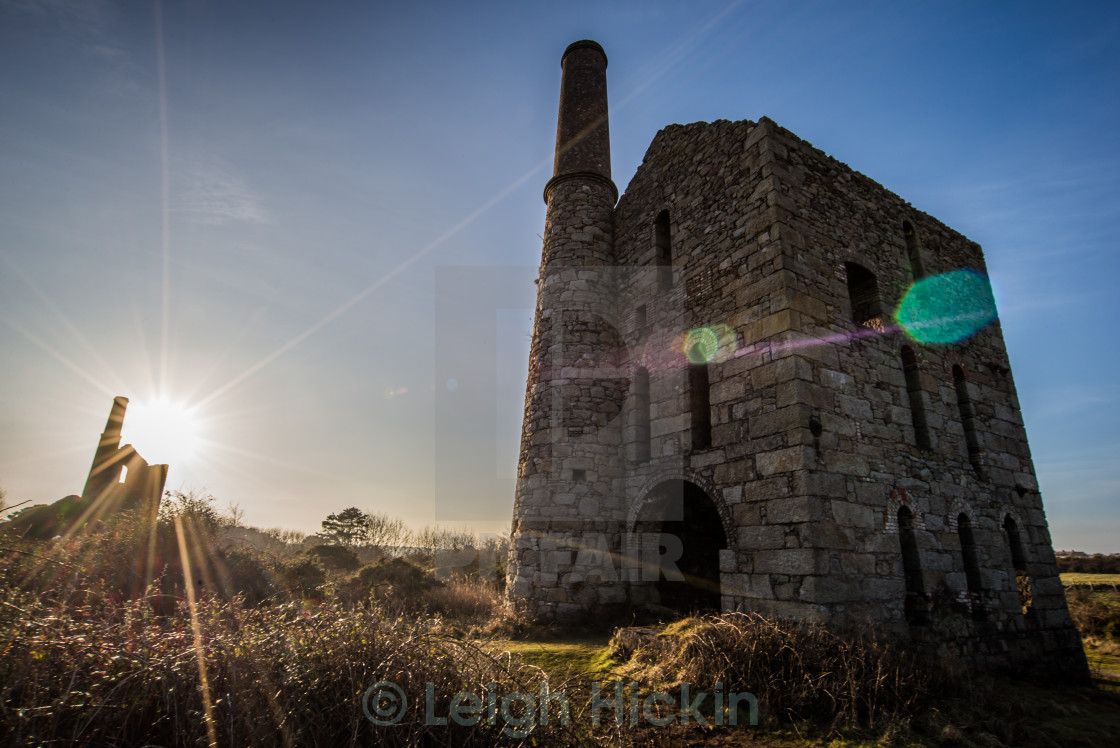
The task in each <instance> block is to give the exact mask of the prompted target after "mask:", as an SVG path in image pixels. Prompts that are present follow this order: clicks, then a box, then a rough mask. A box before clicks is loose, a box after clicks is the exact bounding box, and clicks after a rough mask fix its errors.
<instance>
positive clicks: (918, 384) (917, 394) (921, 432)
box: [902, 345, 930, 449]
mask: <svg viewBox="0 0 1120 748" xmlns="http://www.w3.org/2000/svg"><path fill="white" fill-rule="evenodd" d="M902 373H903V374H905V375H906V394H907V396H908V397H909V399H910V418H911V419H912V420H913V422H914V443H915V444H917V445H918V449H929V446H930V445H929V424H928V423H927V422H926V404H925V401H924V400H923V399H922V372H921V369H920V368H919V367H918V357H917V356H915V355H914V349H913V348H911V347H910V346H908V345H904V346H902Z"/></svg>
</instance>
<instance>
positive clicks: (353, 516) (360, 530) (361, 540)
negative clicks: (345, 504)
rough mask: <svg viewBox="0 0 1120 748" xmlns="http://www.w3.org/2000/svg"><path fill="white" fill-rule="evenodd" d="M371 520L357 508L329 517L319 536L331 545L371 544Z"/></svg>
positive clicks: (324, 521) (353, 507)
mask: <svg viewBox="0 0 1120 748" xmlns="http://www.w3.org/2000/svg"><path fill="white" fill-rule="evenodd" d="M370 525H371V518H370V516H369V515H368V514H366V513H365V512H363V511H362V510H361V509H359V508H358V507H356V506H352V507H349V508H348V509H343V510H342V511H341V512H338V513H336V514H330V515H327V518H326V519H325V520H323V529H322V530H321V531H320V532H319V536H320V537H321V538H323V539H324V540H326V541H327V542H329V543H334V544H336V545H345V546H356V545H364V544H365V543H367V542H369V535H370Z"/></svg>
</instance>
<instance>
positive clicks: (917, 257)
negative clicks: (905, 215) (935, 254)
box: [902, 221, 926, 280]
mask: <svg viewBox="0 0 1120 748" xmlns="http://www.w3.org/2000/svg"><path fill="white" fill-rule="evenodd" d="M902 235H903V236H904V237H905V238H906V254H907V256H908V257H909V258H910V272H911V274H913V276H914V280H920V279H922V278H924V277H925V276H926V271H925V268H924V267H923V266H922V245H921V244H919V243H918V232H917V231H915V230H914V225H913V224H911V223H910V222H909V221H903V222H902Z"/></svg>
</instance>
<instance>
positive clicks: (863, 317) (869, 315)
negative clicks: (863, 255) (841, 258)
mask: <svg viewBox="0 0 1120 748" xmlns="http://www.w3.org/2000/svg"><path fill="white" fill-rule="evenodd" d="M844 270H845V271H847V276H848V299H849V300H850V301H851V303H852V321H853V322H855V323H856V324H857V325H862V326H864V327H869V328H871V329H872V330H879V331H882V330H884V329H885V328H884V326H883V308H882V304H881V303H880V301H879V281H877V280H876V279H875V273H873V272H871V271H870V270H868V269H867V268H865V267H864V266H863V265H857V264H856V263H854V262H845V263H844Z"/></svg>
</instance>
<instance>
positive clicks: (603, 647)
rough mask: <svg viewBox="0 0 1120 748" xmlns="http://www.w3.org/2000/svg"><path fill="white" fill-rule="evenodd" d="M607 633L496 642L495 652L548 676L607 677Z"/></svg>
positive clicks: (609, 664)
mask: <svg viewBox="0 0 1120 748" xmlns="http://www.w3.org/2000/svg"><path fill="white" fill-rule="evenodd" d="M608 640H609V637H608V636H599V637H585V636H578V635H577V636H575V637H573V638H566V639H561V640H557V641H515V640H511V639H507V640H502V641H496V642H494V643H493V645H494V646H495V647H496V648H497V650H498V651H505V652H509V653H510V654H513V655H515V656H516V657H517V658H519V659H520V660H521V662H524V663H525V664H526V665H531V666H533V667H538V668H540V669H541V670H543V671H545V672H546V673H548V674H549V675H552V676H556V677H559V678H561V679H567V678H570V677H572V676H587V677H600V676H609V674H610V671H611V665H612V663H611V661H610V659H609V651H610V650H609V647H608V646H607V644H608Z"/></svg>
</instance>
